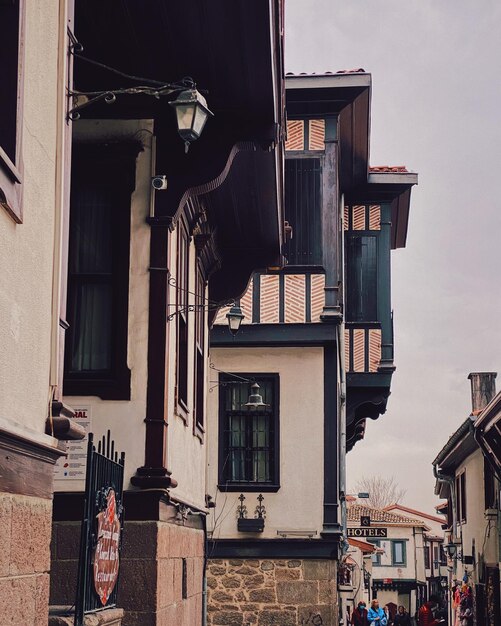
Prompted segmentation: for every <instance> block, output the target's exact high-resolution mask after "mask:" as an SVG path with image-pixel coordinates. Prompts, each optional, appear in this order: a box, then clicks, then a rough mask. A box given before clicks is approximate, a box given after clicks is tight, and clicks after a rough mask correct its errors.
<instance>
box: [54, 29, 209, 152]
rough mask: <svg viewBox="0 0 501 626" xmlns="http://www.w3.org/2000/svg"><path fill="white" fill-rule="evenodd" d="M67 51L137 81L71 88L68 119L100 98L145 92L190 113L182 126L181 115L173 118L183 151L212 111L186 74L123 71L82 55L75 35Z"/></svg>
mask: <svg viewBox="0 0 501 626" xmlns="http://www.w3.org/2000/svg"><path fill="white" fill-rule="evenodd" d="M69 51H70V54H72V55H73V57H74V58H75V59H78V60H79V61H83V62H84V63H88V64H91V65H93V66H95V67H99V68H101V69H103V70H106V71H108V72H110V73H112V74H116V75H118V76H121V77H122V78H126V79H127V80H130V81H133V82H137V83H139V84H138V85H137V86H134V87H119V88H117V89H101V90H96V91H79V90H76V89H75V90H71V91H68V93H67V96H68V99H69V100H70V99H71V101H72V103H73V106H72V107H68V112H67V116H66V117H67V119H68V120H71V121H76V120H78V119H80V113H81V111H83V110H84V109H86V108H87V107H89V106H92V105H93V104H96V103H98V102H102V101H104V102H105V103H106V104H113V103H115V102H116V100H117V96H121V95H146V96H151V97H153V98H156V99H160V98H166V99H167V101H168V102H169V103H170V104H171V105H172V106H174V108H175V109H176V110H177V109H178V108H181V109H182V113H184V117H186V113H187V112H188V113H191V118H190V120H189V124H188V127H186V128H184V127H181V126H179V123H180V120H182V121H184V117H183V115H181V116H179V115H178V120H177V121H178V132H179V134H180V136H181V138H182V139H183V140H184V142H185V150H186V152H187V151H188V147H189V144H190V142H191V141H195V140H196V139H197V138H198V137H199V136H200V133H201V132H202V130H203V127H204V125H205V121H206V120H207V118H208V116H209V115H212V112H211V111H210V110H209V109H208V108H207V103H206V101H205V98H204V97H203V96H202V95H201V93H200V92H199V91H198V90H197V86H196V83H195V81H194V80H193V78H191V77H190V76H185V77H184V78H182V79H181V80H179V81H176V82H174V83H171V82H167V81H159V80H155V79H151V78H145V77H142V76H134V75H131V74H127V73H126V72H122V71H121V70H118V69H116V68H114V67H111V66H110V65H106V64H105V63H101V62H99V61H95V60H94V59H89V58H88V57H86V56H84V55H83V54H82V52H83V46H82V44H81V43H80V42H79V41H77V40H76V38H75V37H73V38H72V42H71V44H70V47H69ZM202 93H206V91H202ZM82 100H83V102H82ZM186 123H187V122H186Z"/></svg>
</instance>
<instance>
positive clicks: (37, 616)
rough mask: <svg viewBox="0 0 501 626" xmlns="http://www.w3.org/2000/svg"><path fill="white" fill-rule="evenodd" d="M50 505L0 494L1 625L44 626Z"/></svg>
mask: <svg viewBox="0 0 501 626" xmlns="http://www.w3.org/2000/svg"><path fill="white" fill-rule="evenodd" d="M51 517H52V502H51V500H47V499H45V498H37V497H34V496H24V495H18V494H10V493H0V624H20V625H21V624H22V625H23V626H47V612H48V604H49V573H48V572H49V567H50V552H49V545H50V524H51Z"/></svg>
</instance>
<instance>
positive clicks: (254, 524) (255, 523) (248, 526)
mask: <svg viewBox="0 0 501 626" xmlns="http://www.w3.org/2000/svg"><path fill="white" fill-rule="evenodd" d="M237 530H238V531H239V532H241V533H262V532H263V530H264V517H256V518H251V519H247V518H245V517H240V518H238V520H237Z"/></svg>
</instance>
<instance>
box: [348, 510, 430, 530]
mask: <svg viewBox="0 0 501 626" xmlns="http://www.w3.org/2000/svg"><path fill="white" fill-rule="evenodd" d="M366 515H368V516H369V517H370V518H371V522H375V523H378V524H390V525H392V526H393V525H395V526H420V527H422V528H428V527H427V526H426V524H425V523H424V522H423V521H422V520H418V519H415V518H412V517H405V516H404V515H398V514H397V513H390V512H389V511H385V510H384V509H375V508H373V507H370V506H366V505H364V504H351V505H349V506H348V507H347V511H346V516H347V520H348V522H359V521H360V517H361V516H366Z"/></svg>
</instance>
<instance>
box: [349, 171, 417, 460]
mask: <svg viewBox="0 0 501 626" xmlns="http://www.w3.org/2000/svg"><path fill="white" fill-rule="evenodd" d="M375 169H377V170H378V171H377V172H373V171H371V170H370V171H369V176H368V178H367V182H366V183H365V184H363V185H360V186H359V187H358V188H357V189H356V190H353V191H351V192H347V193H346V194H345V220H347V224H345V250H346V265H345V281H346V285H345V294H346V298H345V328H346V330H345V344H346V354H347V358H346V362H347V375H346V382H347V410H346V427H347V450H351V449H352V448H353V446H354V445H355V443H356V442H357V441H359V440H361V439H363V438H364V435H365V424H366V420H367V419H378V418H379V416H380V415H382V414H383V413H384V412H385V411H386V405H387V401H388V397H389V395H390V390H391V380H392V376H393V372H394V371H395V366H394V363H393V319H392V308H391V276H390V274H391V267H390V266H391V261H390V252H391V250H392V249H395V248H401V247H404V246H405V244H406V236H407V227H408V219H409V208H410V194H411V188H412V186H413V185H415V184H417V174H414V173H410V172H407V171H399V172H395V171H393V170H395V169H399V170H404V168H390V167H385V168H375ZM381 170H383V171H381ZM364 224H365V225H364ZM354 265H356V267H353V266H354ZM350 282H351V288H350ZM359 283H360V284H359ZM353 285H354V287H353ZM352 292H353V293H354V295H355V296H356V297H355V301H352V300H353V298H351V297H350V294H351V293H352ZM357 303H358V307H356V310H355V311H353V310H352V309H353V308H354V307H355V305H356V304H357ZM374 355H377V356H376V357H374ZM376 361H378V362H377V363H376Z"/></svg>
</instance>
